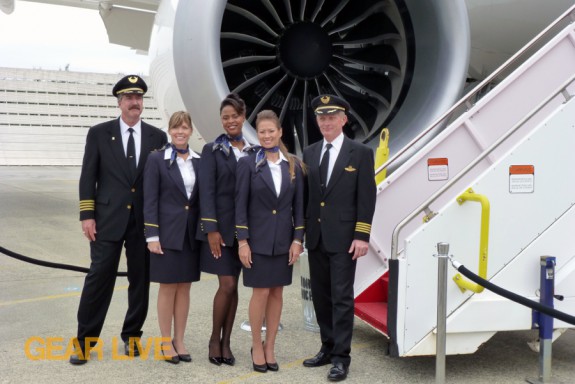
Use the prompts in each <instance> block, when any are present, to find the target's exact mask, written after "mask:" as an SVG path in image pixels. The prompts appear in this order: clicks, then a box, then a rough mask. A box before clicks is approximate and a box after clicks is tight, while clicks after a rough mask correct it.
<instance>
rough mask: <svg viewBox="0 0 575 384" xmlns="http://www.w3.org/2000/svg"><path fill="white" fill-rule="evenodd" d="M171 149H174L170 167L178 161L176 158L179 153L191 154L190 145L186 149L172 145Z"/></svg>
mask: <svg viewBox="0 0 575 384" xmlns="http://www.w3.org/2000/svg"><path fill="white" fill-rule="evenodd" d="M170 147H172V156H171V157H170V167H171V166H172V164H173V163H174V161H176V158H177V157H178V153H180V154H182V155H185V154H186V153H189V152H190V146H189V145H188V146H187V147H186V149H179V148H176V146H175V145H174V144H170Z"/></svg>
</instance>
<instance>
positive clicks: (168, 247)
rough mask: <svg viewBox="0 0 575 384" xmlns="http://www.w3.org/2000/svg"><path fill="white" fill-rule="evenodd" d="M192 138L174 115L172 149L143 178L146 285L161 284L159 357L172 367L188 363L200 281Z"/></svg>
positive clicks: (184, 117)
mask: <svg viewBox="0 0 575 384" xmlns="http://www.w3.org/2000/svg"><path fill="white" fill-rule="evenodd" d="M192 132H193V128H192V120H191V118H190V114H189V113H187V112H184V111H180V112H175V113H174V114H173V115H172V116H171V118H170V121H169V124H168V133H169V134H170V137H171V143H170V144H169V145H167V146H166V147H165V148H163V149H162V150H161V151H158V152H154V153H152V154H151V155H150V157H149V158H148V163H147V164H146V169H145V172H144V219H145V226H146V241H147V242H148V249H149V250H150V281H153V282H157V283H160V288H159V290H158V323H159V325H160V333H161V334H162V339H163V342H162V345H163V347H162V353H163V354H164V356H165V360H166V361H168V362H170V363H173V364H177V363H179V362H180V361H185V362H190V361H192V358H191V356H190V354H189V352H188V351H187V349H186V346H185V345H184V332H185V330H186V323H187V321H188V311H189V307H190V287H191V285H192V282H194V281H198V280H200V245H199V241H197V240H196V231H197V226H198V224H197V223H198V219H199V216H200V213H199V188H198V184H199V183H198V168H199V163H200V159H199V156H198V155H196V154H195V153H194V152H193V151H190V148H189V145H188V140H189V139H190V136H191V135H192ZM172 323H173V325H174V333H173V337H172Z"/></svg>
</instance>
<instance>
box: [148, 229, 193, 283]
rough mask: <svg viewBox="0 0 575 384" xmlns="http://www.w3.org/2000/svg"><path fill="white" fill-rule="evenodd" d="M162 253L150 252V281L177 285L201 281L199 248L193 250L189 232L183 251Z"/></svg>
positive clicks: (164, 249) (170, 250)
mask: <svg viewBox="0 0 575 384" xmlns="http://www.w3.org/2000/svg"><path fill="white" fill-rule="evenodd" d="M193 241H196V240H193ZM160 245H161V243H160ZM162 251H163V252H164V254H163V255H158V254H157V253H152V252H150V281H152V282H155V283H163V284H175V283H191V282H194V281H199V280H200V274H201V271H200V254H199V251H198V248H197V247H196V250H195V251H193V250H192V247H191V245H190V238H189V236H188V231H186V238H185V239H184V248H183V249H182V250H181V251H177V250H175V249H166V248H162Z"/></svg>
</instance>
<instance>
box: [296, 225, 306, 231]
mask: <svg viewBox="0 0 575 384" xmlns="http://www.w3.org/2000/svg"><path fill="white" fill-rule="evenodd" d="M304 228H305V227H304V226H303V225H302V226H301V227H295V230H296V231H297V230H300V229H304Z"/></svg>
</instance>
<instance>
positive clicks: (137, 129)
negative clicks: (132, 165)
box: [120, 117, 142, 166]
mask: <svg viewBox="0 0 575 384" xmlns="http://www.w3.org/2000/svg"><path fill="white" fill-rule="evenodd" d="M130 128H132V129H133V130H134V133H133V134H132V135H133V136H134V144H135V145H136V166H138V163H139V161H140V148H142V120H138V122H137V123H136V124H135V125H133V126H131V127H130V126H129V125H128V124H126V123H124V120H122V118H121V117H120V132H122V145H123V146H124V155H126V157H127V156H128V140H129V139H130V131H128V129H130Z"/></svg>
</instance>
